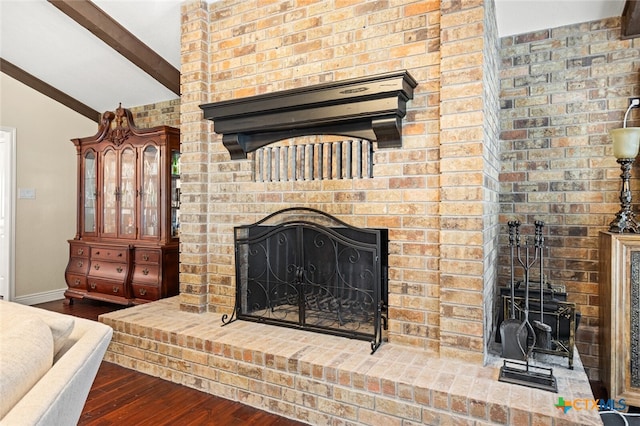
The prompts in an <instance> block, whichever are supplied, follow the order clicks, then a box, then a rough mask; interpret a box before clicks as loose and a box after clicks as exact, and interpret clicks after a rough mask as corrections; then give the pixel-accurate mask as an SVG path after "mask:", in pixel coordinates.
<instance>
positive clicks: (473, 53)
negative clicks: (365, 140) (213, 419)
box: [180, 0, 499, 362]
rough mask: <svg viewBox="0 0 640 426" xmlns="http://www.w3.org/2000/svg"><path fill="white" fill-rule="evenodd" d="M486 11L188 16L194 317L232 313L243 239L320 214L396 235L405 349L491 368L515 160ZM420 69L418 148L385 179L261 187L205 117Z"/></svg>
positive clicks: (353, 6) (185, 99) (186, 150)
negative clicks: (505, 161)
mask: <svg viewBox="0 0 640 426" xmlns="http://www.w3.org/2000/svg"><path fill="white" fill-rule="evenodd" d="M483 3H484V2H483V1H482V0H477V1H470V2H464V3H461V2H459V1H442V2H441V1H439V0H438V1H436V0H424V1H415V0H406V1H397V2H391V1H375V2H373V1H353V0H334V1H327V0H319V1H305V2H293V1H286V2H270V1H260V0H253V1H239V0H235V1H233V0H228V1H222V2H215V3H211V4H207V3H205V2H191V3H187V4H185V5H183V9H182V11H183V21H182V22H183V31H182V45H183V57H182V70H181V71H182V105H181V130H182V151H183V157H182V160H183V161H182V165H183V166H182V172H183V185H182V196H183V199H182V212H181V218H182V220H183V223H182V224H181V275H180V281H181V283H180V284H181V296H180V297H181V307H182V309H183V310H185V311H191V312H203V311H205V310H210V311H214V312H227V313H228V312H231V309H232V306H233V302H234V291H235V277H234V257H233V252H234V251H233V233H232V232H233V227H234V226H236V225H240V224H248V223H253V222H255V221H256V220H258V219H260V218H262V217H264V216H266V215H267V214H269V213H272V212H274V211H276V210H279V209H282V208H285V207H290V206H308V207H314V208H317V209H320V210H324V211H326V212H328V213H331V214H334V215H336V216H338V217H339V218H340V219H342V220H344V221H346V222H348V223H350V224H353V225H356V226H368V227H386V228H388V229H389V231H390V240H391V244H390V259H389V263H390V271H389V276H390V283H389V287H390V294H389V304H390V306H389V317H390V321H389V339H390V340H391V341H393V342H396V343H400V344H406V345H410V346H414V347H418V348H422V349H424V350H426V351H428V352H431V353H442V354H444V355H446V356H453V357H457V358H461V359H465V360H471V361H474V362H482V360H483V359H484V357H485V355H486V350H485V348H486V345H485V342H486V340H487V332H488V331H487V330H488V329H487V327H486V326H485V322H486V321H490V319H489V320H487V315H485V314H484V313H485V310H486V309H487V306H491V305H492V304H493V289H494V288H495V277H496V272H495V261H494V260H495V257H496V248H495V247H496V244H495V243H496V239H497V234H498V227H497V216H498V215H497V213H498V200H497V188H498V186H497V183H496V182H497V175H498V172H497V170H498V162H497V158H498V155H497V149H498V146H499V145H498V143H497V134H498V132H497V122H498V120H497V116H498V114H497V111H498V102H497V92H498V84H497V81H496V77H495V76H496V75H497V73H496V71H495V69H496V64H497V62H498V54H497V36H496V31H495V21H494V13H493V9H492V6H491V5H490V6H489V7H488V8H486V9H485V7H484V4H483ZM485 28H487V29H488V31H484V30H483V29H485ZM405 69H406V70H408V71H409V73H410V74H411V75H412V76H413V77H414V78H415V79H416V80H417V81H418V83H419V84H418V87H417V88H416V89H415V91H414V99H413V100H412V101H411V102H409V105H408V113H407V117H406V118H405V119H404V120H403V147H402V148H401V149H384V150H378V149H376V152H375V157H374V162H375V165H374V176H375V177H374V178H373V179H354V180H343V181H334V180H326V181H321V182H320V181H308V180H307V181H295V182H255V181H254V179H253V176H252V173H253V170H254V167H253V165H252V156H249V159H247V160H236V161H231V160H230V159H229V154H228V152H227V151H226V150H225V148H224V146H223V144H222V142H221V136H220V135H217V134H215V133H213V131H212V130H213V129H212V124H211V123H208V122H204V121H203V120H202V118H201V117H202V114H201V111H200V109H199V107H198V105H199V104H202V103H208V102H216V101H221V100H227V99H235V98H239V97H246V96H251V95H257V94H262V93H270V92H276V91H280V90H285V89H290V88H296V87H304V86H307V85H311V84H317V83H322V82H326V81H340V80H344V79H347V78H352V77H357V76H363V75H372V74H378V73H383V72H388V71H398V70H405ZM486 87H490V89H489V90H486ZM488 317H489V318H490V317H491V315H490V314H489V315H488Z"/></svg>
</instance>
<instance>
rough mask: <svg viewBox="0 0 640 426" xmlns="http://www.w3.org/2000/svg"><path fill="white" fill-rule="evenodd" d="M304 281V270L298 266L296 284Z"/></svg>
mask: <svg viewBox="0 0 640 426" xmlns="http://www.w3.org/2000/svg"><path fill="white" fill-rule="evenodd" d="M303 280H304V268H303V267H302V266H298V267H297V268H296V282H298V283H301V282H302V281H303Z"/></svg>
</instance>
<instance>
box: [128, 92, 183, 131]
mask: <svg viewBox="0 0 640 426" xmlns="http://www.w3.org/2000/svg"><path fill="white" fill-rule="evenodd" d="M125 108H129V110H130V111H131V114H132V115H133V121H134V123H135V124H136V127H138V128H140V129H148V128H149V127H155V126H171V127H180V99H172V100H170V101H163V102H156V103H154V104H149V105H142V106H135V107H129V106H125Z"/></svg>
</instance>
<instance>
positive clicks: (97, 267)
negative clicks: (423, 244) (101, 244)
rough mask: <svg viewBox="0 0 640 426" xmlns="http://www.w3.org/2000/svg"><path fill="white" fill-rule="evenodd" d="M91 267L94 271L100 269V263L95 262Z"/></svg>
mask: <svg viewBox="0 0 640 426" xmlns="http://www.w3.org/2000/svg"><path fill="white" fill-rule="evenodd" d="M93 269H95V270H96V271H97V270H98V269H100V264H99V263H96V264H95V265H93Z"/></svg>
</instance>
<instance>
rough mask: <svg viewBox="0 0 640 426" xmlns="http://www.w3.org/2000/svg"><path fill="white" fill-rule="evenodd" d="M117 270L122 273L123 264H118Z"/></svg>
mask: <svg viewBox="0 0 640 426" xmlns="http://www.w3.org/2000/svg"><path fill="white" fill-rule="evenodd" d="M116 271H117V272H118V273H119V274H120V273H122V266H118V267H117V268H116Z"/></svg>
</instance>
